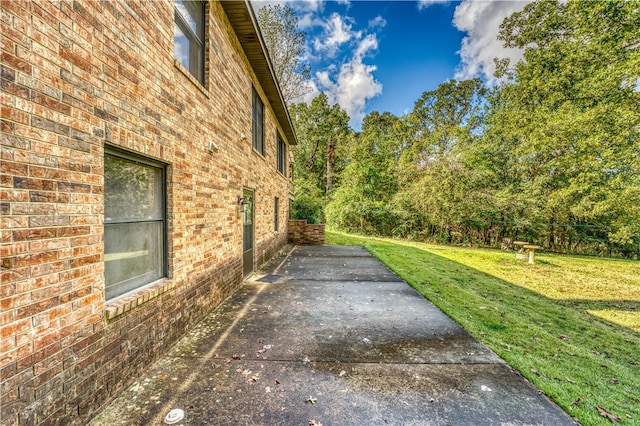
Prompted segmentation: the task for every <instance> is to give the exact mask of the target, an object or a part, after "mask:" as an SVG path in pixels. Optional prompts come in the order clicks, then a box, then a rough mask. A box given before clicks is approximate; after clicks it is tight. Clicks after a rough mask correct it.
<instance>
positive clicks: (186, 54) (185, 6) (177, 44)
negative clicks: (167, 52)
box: [173, 0, 205, 84]
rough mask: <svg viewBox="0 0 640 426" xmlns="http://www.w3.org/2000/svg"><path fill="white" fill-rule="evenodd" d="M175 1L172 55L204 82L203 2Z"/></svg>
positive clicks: (197, 78) (201, 82)
mask: <svg viewBox="0 0 640 426" xmlns="http://www.w3.org/2000/svg"><path fill="white" fill-rule="evenodd" d="M175 2H176V3H175V5H176V10H175V27H174V35H173V55H174V56H175V58H176V59H177V60H178V61H179V62H180V63H181V64H182V65H183V66H184V67H185V68H186V69H188V70H189V72H190V73H191V74H192V75H193V76H194V77H195V78H196V80H198V81H199V82H200V84H204V16H205V14H204V11H205V6H204V3H203V2H202V1H199V0H197V1H192V0H175Z"/></svg>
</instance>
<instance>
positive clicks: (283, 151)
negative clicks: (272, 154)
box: [276, 133, 287, 177]
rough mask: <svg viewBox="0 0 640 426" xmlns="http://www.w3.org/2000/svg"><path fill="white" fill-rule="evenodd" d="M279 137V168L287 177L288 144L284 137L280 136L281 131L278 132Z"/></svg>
mask: <svg viewBox="0 0 640 426" xmlns="http://www.w3.org/2000/svg"><path fill="white" fill-rule="evenodd" d="M277 139H278V140H277V147H278V148H277V152H276V162H277V168H278V171H279V172H280V173H281V174H282V175H283V176H284V177H287V145H286V144H285V143H284V141H283V140H282V137H280V133H277Z"/></svg>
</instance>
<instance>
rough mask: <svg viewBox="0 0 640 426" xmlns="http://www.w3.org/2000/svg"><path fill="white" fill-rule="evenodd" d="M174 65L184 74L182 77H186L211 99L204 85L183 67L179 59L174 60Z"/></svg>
mask: <svg viewBox="0 0 640 426" xmlns="http://www.w3.org/2000/svg"><path fill="white" fill-rule="evenodd" d="M173 65H174V66H175V67H176V68H177V69H178V71H180V72H181V73H182V75H184V76H185V77H187V78H188V79H189V81H190V82H191V83H193V85H194V86H196V87H197V88H198V89H199V90H200V91H201V92H202V93H203V94H204V95H205V96H206V97H207V98H208V97H209V91H208V90H207V88H206V87H204V86H203V85H202V83H200V82H199V81H198V80H197V79H196V78H195V77H194V76H193V75H192V74H191V73H190V72H189V70H188V69H186V68H185V67H184V65H182V64H181V63H180V61H178V60H177V59H174V60H173Z"/></svg>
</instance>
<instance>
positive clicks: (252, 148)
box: [251, 145, 267, 161]
mask: <svg viewBox="0 0 640 426" xmlns="http://www.w3.org/2000/svg"><path fill="white" fill-rule="evenodd" d="M251 150H252V151H253V153H254V154H258V156H259V157H260V158H262V159H263V160H264V161H267V159H266V158H265V156H264V154H263V153H261V152H260V151H258V150H257V149H256V148H255V147H254V146H253V145H251Z"/></svg>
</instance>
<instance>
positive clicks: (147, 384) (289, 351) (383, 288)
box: [92, 246, 573, 426]
mask: <svg viewBox="0 0 640 426" xmlns="http://www.w3.org/2000/svg"><path fill="white" fill-rule="evenodd" d="M265 275H266V276H265ZM173 408H180V409H182V410H184V419H183V420H182V421H181V422H179V423H177V424H183V425H301V426H308V425H316V426H317V425H324V426H329V425H571V424H573V421H572V419H571V418H570V417H569V416H568V415H567V414H565V413H564V412H563V411H562V410H561V409H560V408H558V407H557V406H556V405H554V404H553V403H551V402H550V401H549V400H548V399H547V398H546V397H545V396H544V395H540V393H539V392H538V391H537V390H536V389H535V388H534V387H533V386H531V385H530V384H529V383H528V382H527V381H525V380H524V379H523V378H522V377H521V376H520V375H518V374H517V373H514V372H513V371H512V370H511V369H510V368H509V367H508V366H507V365H506V364H505V363H504V361H502V360H501V359H500V358H498V357H497V356H496V355H495V354H494V353H493V352H491V351H490V350H489V349H487V348H486V347H485V346H484V345H482V344H481V343H479V342H478V341H477V340H475V339H474V338H472V337H471V336H470V335H469V334H468V333H467V332H466V331H464V330H463V329H462V328H461V327H460V326H459V325H458V324H456V323H455V322H454V321H453V320H451V319H450V318H449V317H447V316H446V315H445V314H443V313H442V312H441V311H440V310H439V309H438V308H436V307H435V306H434V305H433V304H431V303H430V302H429V301H427V300H426V299H424V298H423V297H422V296H421V295H419V294H418V293H417V292H416V291H415V290H413V289H412V288H411V287H410V286H409V285H408V284H406V283H405V282H403V281H402V280H401V279H400V278H399V277H398V276H397V275H395V274H394V273H393V272H391V271H390V270H389V269H387V268H386V267H385V266H384V265H382V264H381V263H380V262H378V261H377V260H376V259H375V258H374V257H372V256H371V255H370V254H369V253H367V252H366V251H365V250H363V249H361V248H358V247H330V246H314V247H295V248H294V249H293V250H292V251H291V252H290V253H289V254H288V256H287V257H285V258H283V259H280V260H279V263H278V262H276V263H274V266H273V267H272V269H270V270H268V271H266V273H263V274H256V275H255V276H254V277H253V278H252V279H251V280H249V281H247V282H246V283H245V284H244V285H243V287H242V288H241V290H240V291H239V292H238V293H237V294H236V295H235V296H234V297H232V298H231V299H229V300H227V301H226V302H225V303H223V304H222V305H221V306H220V307H219V308H217V309H216V310H215V311H213V312H212V313H211V314H210V315H209V316H208V317H207V318H206V319H205V320H204V321H203V322H202V323H200V324H199V325H198V326H197V327H196V328H195V329H193V330H192V331H191V332H190V333H189V335H188V336H187V337H185V338H184V339H182V340H181V341H180V342H179V343H177V344H176V346H175V347H174V348H173V349H172V350H171V352H170V353H169V354H168V355H166V356H165V357H163V358H162V359H160V360H159V361H158V362H156V363H155V364H154V365H153V366H150V369H149V374H148V375H147V376H146V377H142V378H140V379H139V380H138V381H137V382H136V383H135V384H134V385H133V386H132V387H131V388H129V389H128V390H127V391H126V392H124V393H123V395H122V396H121V397H119V398H118V399H117V400H115V401H114V402H113V403H112V404H111V405H110V406H109V407H108V408H107V409H106V410H105V411H104V412H103V413H102V414H101V415H100V416H98V417H97V418H96V419H94V421H93V422H92V424H93V425H119V424H122V425H160V424H163V419H164V417H165V415H166V414H167V413H168V412H169V410H171V409H173Z"/></svg>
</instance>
